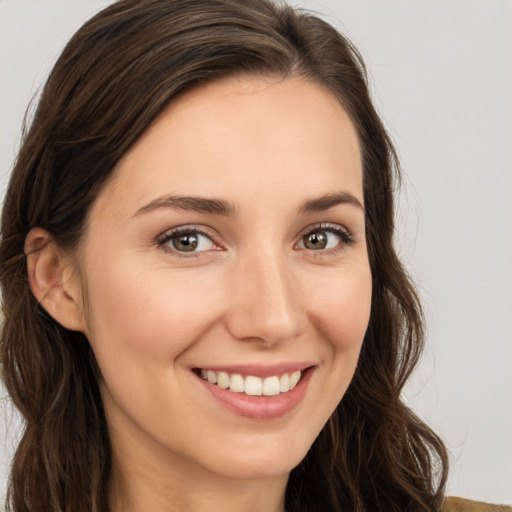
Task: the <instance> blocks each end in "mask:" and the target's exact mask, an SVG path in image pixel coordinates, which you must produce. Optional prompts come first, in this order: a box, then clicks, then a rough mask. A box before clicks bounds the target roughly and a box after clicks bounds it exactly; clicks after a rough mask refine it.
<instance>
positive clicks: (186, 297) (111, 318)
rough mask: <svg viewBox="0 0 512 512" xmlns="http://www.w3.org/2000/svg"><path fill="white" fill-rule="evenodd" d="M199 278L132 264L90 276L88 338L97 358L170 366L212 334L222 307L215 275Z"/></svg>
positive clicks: (126, 263)
mask: <svg viewBox="0 0 512 512" xmlns="http://www.w3.org/2000/svg"><path fill="white" fill-rule="evenodd" d="M197 274H198V273H197V272H196V276H195V278H194V279H191V278H190V276H189V275H187V273H180V272H172V271H169V270H166V269H160V271H155V270H154V269H152V270H151V271H149V270H144V269H143V268H142V269H141V265H140V263H138V264H130V262H129V261H128V262H124V263H123V262H121V263H118V265H116V266H115V267H114V266H112V267H111V268H106V267H105V268H103V270H102V271H97V272H92V273H91V275H90V276H88V283H89V290H90V294H89V297H88V299H89V300H88V302H89V309H90V318H89V333H87V334H88V336H89V339H90V340H91V343H92V344H93V348H94V349H95V352H96V353H97V357H98V358H100V357H101V358H102V359H104V360H112V358H115V359H117V360H118V361H119V358H123V357H126V359H128V358H129V357H133V356H134V355H135V356H138V357H136V358H135V359H133V361H134V364H142V363H143V362H144V361H147V362H151V363H155V362H156V363H159V364H161V365H162V366H164V365H168V364H169V362H172V360H173V359H174V358H176V357H177V356H178V355H179V354H181V353H182V352H183V351H185V350H186V349H187V348H188V347H189V346H190V345H191V344H193V343H194V341H195V340H197V339H199V338H200V337H201V335H202V333H203V332H205V331H206V330H207V329H208V327H209V325H210V322H211V321H212V317H213V316H214V310H215V307H216V304H218V302H219V300H218V296H217V295H218V293H219V291H218V287H215V286H214V284H215V283H216V282H217V281H216V279H215V276H210V279H201V278H200V276H198V275H197ZM126 276H129V278H127V277H126ZM140 356H143V357H140ZM115 359H114V360H115Z"/></svg>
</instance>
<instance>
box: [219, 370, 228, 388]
mask: <svg viewBox="0 0 512 512" xmlns="http://www.w3.org/2000/svg"><path fill="white" fill-rule="evenodd" d="M229 380H230V379H229V375H228V374H227V373H224V372H219V374H218V376H217V384H218V385H219V388H222V389H227V388H229Z"/></svg>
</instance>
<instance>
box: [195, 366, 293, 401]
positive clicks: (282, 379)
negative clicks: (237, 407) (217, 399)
mask: <svg viewBox="0 0 512 512" xmlns="http://www.w3.org/2000/svg"><path fill="white" fill-rule="evenodd" d="M199 374H200V376H201V378H202V379H204V380H207V381H208V382H210V383H211V384H217V385H218V386H219V387H220V388H222V389H229V390H230V391H233V392H235V393H245V394H246V395H249V396H262V395H263V396H276V395H279V394H280V393H286V392H287V391H290V390H292V389H293V388H294V387H295V386H296V385H297V383H298V382H299V380H300V378H301V375H302V372H301V371H300V370H297V371H295V372H293V373H285V374H283V375H281V376H277V375H275V376H272V377H266V378H265V379H261V378H260V377H254V376H253V375H249V376H247V377H245V379H244V377H242V376H241V375H239V374H237V373H234V374H233V375H231V376H230V375H229V374H228V373H226V372H215V371H213V370H200V372H199Z"/></svg>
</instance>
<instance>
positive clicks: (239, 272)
mask: <svg viewBox="0 0 512 512" xmlns="http://www.w3.org/2000/svg"><path fill="white" fill-rule="evenodd" d="M286 263H287V262H286V259H285V257H284V256H283V255H282V254H280V253H279V251H277V250H267V251H265V252H258V253H252V254H251V255H250V256H246V257H241V258H240V259H239V261H238V262H237V268H236V270H235V272H234V274H233V280H232V286H233V288H232V292H233V301H232V307H231V311H230V312H229V315H228V318H229V320H228V329H229V330H230V332H231V333H232V335H233V336H235V337H236V338H239V339H259V340H261V341H264V342H265V344H267V345H271V344H275V343H278V342H281V341H286V340H289V339H292V338H295V337H296V336H298V335H299V334H300V333H301V331H302V330H303V328H304V318H305V317H304V311H303V310H302V307H301V304H300V300H299V296H298V295H297V294H296V293H294V288H295V284H296V283H294V280H293V273H292V271H291V269H290V266H289V265H287V264H286Z"/></svg>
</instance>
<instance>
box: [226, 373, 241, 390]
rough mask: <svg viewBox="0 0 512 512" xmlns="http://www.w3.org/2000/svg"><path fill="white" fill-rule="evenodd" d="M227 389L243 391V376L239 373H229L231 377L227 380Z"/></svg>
mask: <svg viewBox="0 0 512 512" xmlns="http://www.w3.org/2000/svg"><path fill="white" fill-rule="evenodd" d="M229 389H230V390H231V391H234V392H235V393H243V392H244V378H243V377H242V376H241V375H237V374H236V373H235V374H234V375H231V379H230V380H229Z"/></svg>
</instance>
